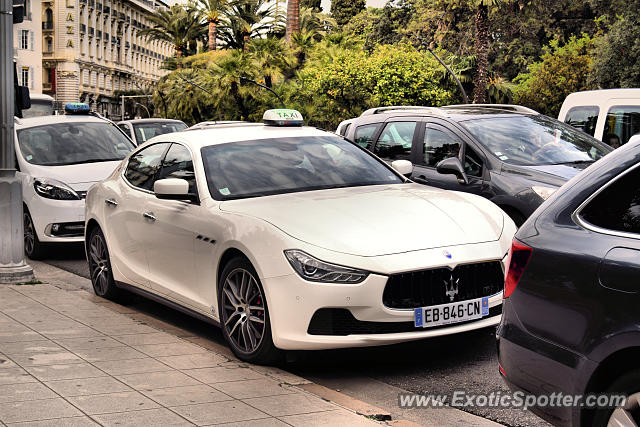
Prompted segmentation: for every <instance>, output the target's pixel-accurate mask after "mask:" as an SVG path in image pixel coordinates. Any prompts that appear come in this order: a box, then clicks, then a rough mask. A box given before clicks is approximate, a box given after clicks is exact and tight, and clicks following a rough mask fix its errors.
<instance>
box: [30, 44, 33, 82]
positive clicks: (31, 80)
mask: <svg viewBox="0 0 640 427" xmlns="http://www.w3.org/2000/svg"><path fill="white" fill-rule="evenodd" d="M31 34H32V35H33V33H31ZM31 50H33V45H31ZM29 89H33V67H29Z"/></svg>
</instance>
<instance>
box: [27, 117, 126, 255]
mask: <svg viewBox="0 0 640 427" xmlns="http://www.w3.org/2000/svg"><path fill="white" fill-rule="evenodd" d="M15 130H16V138H15V141H16V159H17V168H18V170H19V172H20V177H21V178H22V198H23V202H24V204H23V210H24V240H25V241H24V246H25V252H26V254H27V256H29V257H30V258H31V259H38V258H41V257H43V256H44V255H45V254H46V246H47V245H49V244H52V243H72V242H82V241H83V240H84V197H85V194H86V192H87V189H88V188H89V187H90V186H91V185H92V184H94V183H95V182H97V181H101V180H103V179H105V178H106V177H107V176H109V174H110V173H112V172H113V170H114V169H115V168H116V167H117V166H118V164H119V163H120V162H121V161H122V159H123V158H124V157H125V156H126V155H127V154H129V153H130V152H131V150H133V148H134V146H133V144H132V143H131V141H129V139H128V138H127V137H126V136H125V135H124V134H123V133H122V132H121V131H120V130H119V129H118V127H117V126H116V125H115V124H114V123H112V122H110V121H108V120H104V119H101V118H99V117H94V116H89V115H60V116H40V117H33V118H28V119H22V120H20V119H16V122H15Z"/></svg>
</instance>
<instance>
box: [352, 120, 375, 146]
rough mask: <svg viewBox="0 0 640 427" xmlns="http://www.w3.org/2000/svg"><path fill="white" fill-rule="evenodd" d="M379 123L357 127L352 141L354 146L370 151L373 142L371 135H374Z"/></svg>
mask: <svg viewBox="0 0 640 427" xmlns="http://www.w3.org/2000/svg"><path fill="white" fill-rule="evenodd" d="M378 126H380V123H373V124H370V125H363V126H358V127H357V128H356V131H355V133H354V135H353V140H354V142H355V143H356V144H358V145H359V146H361V147H362V148H366V149H367V150H371V143H372V142H373V134H374V133H376V129H378Z"/></svg>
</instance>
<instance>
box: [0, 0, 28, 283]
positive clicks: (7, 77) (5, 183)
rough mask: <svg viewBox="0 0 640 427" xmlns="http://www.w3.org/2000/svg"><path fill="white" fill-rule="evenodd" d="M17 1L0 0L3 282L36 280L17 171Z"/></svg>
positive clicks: (0, 240)
mask: <svg viewBox="0 0 640 427" xmlns="http://www.w3.org/2000/svg"><path fill="white" fill-rule="evenodd" d="M12 12H13V1H12V0H0V124H1V128H0V283H23V282H27V281H29V280H33V269H32V268H31V267H30V266H29V265H28V264H27V263H26V262H25V260H24V228H23V227H24V225H23V222H22V221H23V220H22V183H21V181H20V178H19V177H18V176H17V171H16V168H15V146H14V140H13V138H14V128H13V120H14V119H13V116H14V114H15V111H14V109H15V93H14V87H13V67H14V65H13V16H12Z"/></svg>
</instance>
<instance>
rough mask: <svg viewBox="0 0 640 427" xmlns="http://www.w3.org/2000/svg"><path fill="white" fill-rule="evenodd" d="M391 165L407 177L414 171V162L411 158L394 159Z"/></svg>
mask: <svg viewBox="0 0 640 427" xmlns="http://www.w3.org/2000/svg"><path fill="white" fill-rule="evenodd" d="M391 167H392V168H394V169H395V170H396V171H398V173H399V174H401V175H404V176H406V177H407V178H410V177H411V174H412V173H413V163H411V162H410V161H409V160H394V161H393V162H391Z"/></svg>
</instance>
